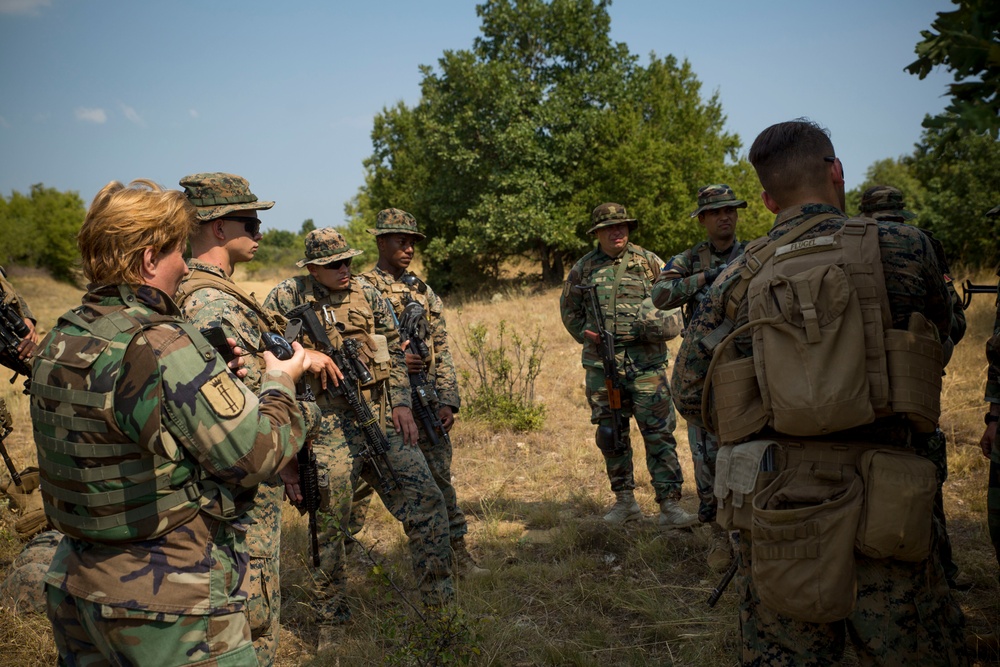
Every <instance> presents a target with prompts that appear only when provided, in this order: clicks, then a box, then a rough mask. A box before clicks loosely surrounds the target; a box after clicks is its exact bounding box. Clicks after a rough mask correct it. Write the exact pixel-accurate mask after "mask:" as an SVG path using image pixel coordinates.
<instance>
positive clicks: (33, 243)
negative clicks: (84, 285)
mask: <svg viewBox="0 0 1000 667" xmlns="http://www.w3.org/2000/svg"><path fill="white" fill-rule="evenodd" d="M85 216H86V209H85V208H84V205H83V200H82V199H80V195H78V194H77V193H76V192H60V191H58V190H56V189H55V188H47V187H45V186H44V185H42V184H41V183H36V184H35V185H32V186H31V191H30V192H29V193H28V194H27V195H24V194H21V193H20V192H17V191H16V190H15V191H14V192H12V193H11V196H10V198H9V199H6V198H4V197H0V239H3V243H2V244H0V264H6V265H10V264H21V265H23V266H33V267H36V268H42V269H47V270H48V271H49V272H50V273H51V274H52V275H53V276H54V277H55V278H58V279H61V280H72V279H73V278H74V277H75V274H76V271H77V269H78V268H79V264H80V261H79V253H78V252H77V248H76V235H77V233H78V232H79V231H80V226H81V225H83V219H84V217H85Z"/></svg>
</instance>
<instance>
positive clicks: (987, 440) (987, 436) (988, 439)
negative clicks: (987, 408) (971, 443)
mask: <svg viewBox="0 0 1000 667" xmlns="http://www.w3.org/2000/svg"><path fill="white" fill-rule="evenodd" d="M996 442H997V423H996V422H992V423H990V424H987V425H986V432H985V433H983V437H982V438H980V439H979V448H980V449H982V450H983V456H985V457H986V458H990V453H991V452H992V451H993V447H994V446H996Z"/></svg>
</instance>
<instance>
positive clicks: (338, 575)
mask: <svg viewBox="0 0 1000 667" xmlns="http://www.w3.org/2000/svg"><path fill="white" fill-rule="evenodd" d="M357 254H360V251H359V250H352V249H351V248H350V246H349V245H348V244H347V242H346V241H345V240H344V238H343V236H341V235H340V234H339V233H338V232H336V231H335V230H333V229H331V228H326V229H318V230H315V231H313V232H310V233H309V235H308V236H307V237H306V259H304V260H301V261H300V262H299V266H304V265H305V264H307V263H309V262H317V263H319V264H326V263H329V262H330V261H336V260H337V259H344V258H348V257H352V256H354V255H357ZM304 303H311V304H313V307H314V309H315V310H316V311H317V316H318V317H319V320H320V322H323V323H324V325H325V326H326V327H327V333H328V335H329V336H330V338H331V341H336V340H338V339H339V337H340V333H339V332H338V331H337V329H336V328H335V327H334V324H335V323H337V322H342V323H346V324H348V325H349V326H351V327H353V329H352V330H356V331H358V332H359V333H358V334H356V335H351V337H355V338H356V339H358V340H359V342H363V340H361V339H362V338H365V337H369V336H370V335H372V334H375V335H382V336H385V337H386V340H387V343H388V348H389V355H390V357H391V363H390V367H389V373H390V376H389V379H388V380H387V391H388V396H387V397H386V399H387V402H388V406H387V409H386V411H385V412H384V413H383V412H382V410H381V405H380V404H381V402H382V395H383V393H384V391H383V389H385V387H386V384H384V383H383V384H382V385H381V387H376V388H375V389H374V390H373V391H372V392H370V395H369V392H368V391H367V390H366V391H364V392H363V395H364V396H365V399H366V400H369V402H370V405H371V407H372V411H373V412H374V413H375V414H376V416H379V415H381V418H380V419H379V421H380V423H381V424H382V426H383V427H384V432H385V434H386V436H387V438H388V441H389V449H388V452H387V456H388V458H389V461H390V463H391V465H392V467H393V469H394V470H395V471H396V475H397V476H398V478H399V481H400V488H399V490H397V491H395V492H393V493H390V494H388V495H387V494H385V493H383V491H382V489H381V487H380V486H379V482H378V479H377V477H376V475H375V471H374V470H373V468H372V466H370V465H364V460H363V459H362V458H360V457H359V456H358V454H359V452H360V451H361V449H362V448H363V447H364V444H365V439H364V433H363V431H362V430H361V428H360V427H359V426H358V424H357V421H356V419H355V416H354V413H353V412H352V410H351V409H350V407H349V406H348V404H347V402H346V400H345V399H344V398H343V397H341V396H336V397H331V396H330V395H329V394H326V393H324V392H322V391H321V390H320V387H319V385H318V384H316V383H315V381H313V380H312V378H309V379H310V382H311V383H312V384H313V391H314V393H315V394H316V396H317V403H318V404H319V406H320V409H321V410H322V413H323V420H322V427H321V431H320V434H319V435H318V436H316V437H315V438H314V439H313V440H312V444H313V451H314V452H315V454H316V460H317V465H318V467H319V473H320V485H321V486H323V483H324V478H325V481H327V482H328V488H329V501H328V502H327V503H326V507H323V508H321V509H320V512H319V519H320V525H321V526H322V534H321V535H320V572H319V573H317V574H321V575H322V577H323V581H320V582H319V586H320V594H321V595H322V596H323V597H324V601H323V602H322V603H321V604H320V605H319V609H318V610H317V611H318V616H319V621H320V622H321V623H323V624H330V625H335V624H339V623H343V622H345V621H346V620H348V619H349V618H350V610H349V607H348V606H347V604H346V600H345V599H344V595H345V593H346V586H347V579H346V573H345V570H344V530H345V529H346V528H347V523H348V521H349V517H350V505H351V496H352V488H353V487H352V478H353V479H364V480H365V481H366V482H367V483H368V484H369V485H371V486H372V487H374V488H375V490H376V491H378V493H379V497H381V498H382V502H383V504H384V505H385V507H386V509H388V510H389V512H390V513H392V515H393V516H394V517H396V518H397V519H398V520H399V521H400V522H402V524H403V528H404V530H405V531H406V535H407V537H408V538H409V546H410V556H411V558H412V560H413V571H414V575H415V577H416V580H417V587H418V589H419V591H420V594H421V598H422V599H423V601H424V603H425V604H428V605H440V604H443V603H447V602H449V601H450V600H451V599H452V597H453V595H454V591H453V585H452V579H451V564H450V561H451V548H450V545H449V539H448V519H447V511H446V509H445V502H444V498H443V496H442V495H441V491H440V490H439V489H438V488H437V485H436V484H435V483H434V478H433V475H432V474H431V471H430V470H429V469H428V467H427V461H426V460H425V459H424V456H423V454H422V453H421V451H420V450H419V449H418V448H416V447H411V446H408V445H405V444H404V443H403V438H402V436H401V435H400V434H398V433H397V432H396V431H395V429H394V428H393V425H392V420H391V418H390V416H389V414H388V413H389V412H391V408H392V407H399V406H403V407H407V408H408V407H410V383H409V379H408V378H407V375H406V365H405V363H404V361H403V351H402V349H401V348H400V343H399V331H398V330H397V329H396V325H395V322H394V321H393V315H392V311H391V310H390V308H389V306H388V305H387V303H386V301H385V300H384V299H383V298H382V296H381V295H380V294H379V292H378V290H376V289H375V288H374V287H372V286H371V285H370V284H369V283H368V282H367V281H366V280H364V279H363V278H359V277H357V276H352V277H351V282H350V287H349V289H347V290H343V291H339V292H331V291H330V290H328V289H327V288H326V287H324V286H323V285H321V284H320V283H319V282H317V281H316V280H314V279H313V278H312V276H310V275H306V276H298V277H295V278H289V279H288V280H285V281H283V282H281V283H279V284H278V285H277V286H276V287H275V288H274V289H273V290H271V293H270V294H269V295H268V297H267V300H266V301H265V306H266V307H268V308H271V309H273V310H276V311H278V312H280V313H287V312H288V311H290V310H291V309H292V308H294V307H296V306H298V305H301V304H304ZM324 306H326V309H325V310H324V308H323V307H324ZM362 331H363V333H361V332H362ZM356 336H360V337H361V338H357V337H356ZM369 396H370V397H369Z"/></svg>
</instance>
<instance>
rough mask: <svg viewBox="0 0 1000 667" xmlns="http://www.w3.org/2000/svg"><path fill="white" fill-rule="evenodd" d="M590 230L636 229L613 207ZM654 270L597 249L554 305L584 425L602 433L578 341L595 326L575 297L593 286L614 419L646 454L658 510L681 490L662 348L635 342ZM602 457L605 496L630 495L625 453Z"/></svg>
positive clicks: (588, 361)
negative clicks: (612, 361)
mask: <svg viewBox="0 0 1000 667" xmlns="http://www.w3.org/2000/svg"><path fill="white" fill-rule="evenodd" d="M591 222H592V224H593V226H592V227H591V229H590V232H591V233H593V232H595V231H596V230H597V229H600V228H601V227H604V226H609V225H614V224H618V223H621V222H627V223H628V224H629V225H630V228H634V226H635V224H636V221H635V220H633V219H629V218H628V217H627V214H626V212H625V209H624V207H622V206H620V205H618V204H603V205H601V206H599V207H597V209H595V210H594V212H593V215H592V219H591ZM622 262H626V266H625V269H624V272H623V275H622V277H621V280H620V284H619V287H618V292H617V295H615V296H616V303H617V306H616V308H615V310H614V311H612V312H609V310H610V307H609V304H610V302H611V299H612V288H613V286H614V284H615V274H616V270H617V269H618V268H619V266H620V265H621V263H622ZM662 268H663V261H662V260H661V259H660V258H659V257H657V256H656V255H655V254H654V253H652V252H650V251H648V250H644V249H643V248H641V247H639V246H637V245H635V244H634V243H631V242H629V243H628V245H627V247H626V249H625V251H624V252H623V253H622V254H621V255H619V256H618V257H610V256H609V255H608V254H606V253H605V252H604V251H603V250H602V249H601V247H600V245H598V247H597V248H595V249H594V250H592V251H591V252H589V253H587V254H586V255H584V256H583V258H582V259H580V260H579V261H578V262H577V263H576V264H575V265H574V266H573V268H572V269H571V270H570V272H569V276H568V277H567V278H566V282H565V283H564V284H563V290H562V296H561V297H560V300H559V309H560V313H561V315H562V321H563V325H564V326H565V327H566V330H567V331H568V332H569V333H570V335H571V336H573V338H574V339H575V340H576V341H577V342H578V343H582V345H583V354H582V362H583V367H584V369H585V370H586V392H587V402H588V403H589V404H590V409H591V414H590V421H591V423H593V424H597V425H598V426H599V427H600V426H605V427H608V426H609V425H610V423H611V422H610V419H611V412H610V408H609V407H608V392H607V388H606V387H605V384H604V368H603V366H602V364H601V357H600V354H599V352H598V349H597V345H596V344H595V343H594V342H592V341H591V340H590V339H588V338H587V337H585V336H584V331H585V330H590V331H596V330H597V325H596V323H595V322H594V316H593V314H592V312H591V309H590V308H588V305H587V301H586V300H585V298H584V295H583V293H582V292H581V291H580V290H578V289H576V286H577V285H581V284H595V285H597V297H598V301H599V303H600V306H601V311H602V313H603V315H604V318H605V322H606V324H605V326H606V327H607V328H608V330H609V331H611V332H612V333H613V334H614V336H615V356H616V359H617V363H618V369H619V373H620V377H621V380H622V381H623V383H624V384H623V387H624V390H623V392H622V412H623V415H624V416H626V417H631V416H634V417H635V420H636V423H637V424H638V426H639V431H640V432H641V433H642V437H643V441H644V443H645V446H646V467H647V468H648V469H649V475H650V478H651V480H652V485H653V490H654V491H655V493H656V502H657V503H658V504H661V505H662V504H663V503H664V502H666V501H671V502H673V501H677V500H679V499H680V497H681V487H682V486H683V483H684V478H683V473H682V472H681V467H680V463H679V462H678V460H677V441H676V440H675V439H674V434H673V431H674V428H675V427H676V425H677V420H676V417H675V416H674V408H673V404H672V403H671V400H670V385H669V384H668V381H667V346H666V343H663V342H655V343H654V342H644V341H643V340H641V328H642V318H641V315H640V302H642V301H643V300H644V299H646V298H647V297H649V296H650V291H651V289H652V286H653V281H654V280H655V279H656V277H657V276H658V275H659V273H660V270H661V269H662ZM626 423H628V421H626ZM598 438H600V436H598ZM598 445H599V446H600V439H599V440H598ZM602 454H604V460H605V465H606V468H607V474H608V478H609V480H610V481H611V490H612V491H614V492H615V494H616V495H618V494H619V493H620V492H623V491H627V492H628V493H629V494H631V492H632V490H633V489H635V478H634V476H633V464H632V448H631V447H630V448H629V449H628V451H626V452H625V453H624V454H622V455H620V456H612V455H609V454H608V453H606V452H604V451H602Z"/></svg>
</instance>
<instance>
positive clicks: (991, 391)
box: [986, 206, 1000, 565]
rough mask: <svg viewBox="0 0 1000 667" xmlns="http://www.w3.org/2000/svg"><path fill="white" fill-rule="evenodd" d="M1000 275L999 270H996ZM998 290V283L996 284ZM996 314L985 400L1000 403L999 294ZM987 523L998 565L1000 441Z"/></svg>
mask: <svg viewBox="0 0 1000 667" xmlns="http://www.w3.org/2000/svg"><path fill="white" fill-rule="evenodd" d="M986 215H987V216H988V217H992V218H995V217H997V216H1000V206H997V207H994V208H991V209H990V210H989V212H988V213H987V214H986ZM997 276H1000V271H998V272H997ZM997 289H998V291H1000V283H998V284H997ZM996 306H997V314H996V320H995V321H994V323H993V336H992V338H990V339H989V340H988V341H986V360H987V361H988V362H989V370H988V371H987V376H986V402H987V403H1000V295H998V296H997V303H996ZM986 511H987V524H988V526H989V532H990V541H991V542H993V551H994V552H995V553H996V557H997V565H1000V442H994V443H993V450H992V451H991V452H990V474H989V485H988V488H987V492H986Z"/></svg>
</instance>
